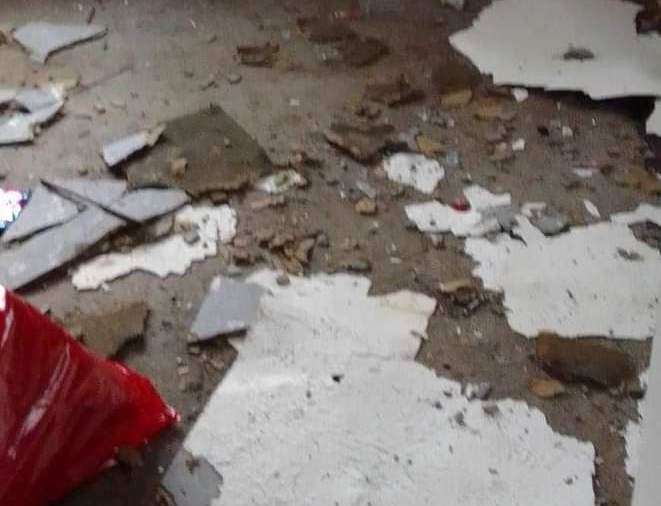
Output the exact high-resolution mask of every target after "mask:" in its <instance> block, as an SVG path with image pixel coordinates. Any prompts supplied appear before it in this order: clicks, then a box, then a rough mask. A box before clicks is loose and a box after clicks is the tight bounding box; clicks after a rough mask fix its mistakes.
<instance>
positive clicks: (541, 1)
mask: <svg viewBox="0 0 661 506" xmlns="http://www.w3.org/2000/svg"><path fill="white" fill-rule="evenodd" d="M639 9H640V7H639V6H638V5H636V4H634V3H630V2H620V1H618V0H586V1H583V2H580V4H579V3H576V2H574V1H572V0H556V1H553V2H547V1H545V0H501V1H498V2H493V3H492V4H491V5H490V6H489V7H487V8H486V9H484V10H483V11H482V12H481V13H480V15H479V17H478V18H477V20H476V21H475V22H474V24H473V26H472V27H471V28H468V29H467V30H463V31H460V32H458V33H455V34H454V35H452V36H451V37H450V43H451V44H452V46H453V47H454V48H455V49H457V50H458V51H460V52H461V53H462V54H464V55H465V56H467V57H468V58H469V59H470V60H471V61H472V62H473V63H474V64H475V65H476V66H477V67H478V68H479V69H480V71H482V72H483V73H485V74H491V75H492V76H493V81H494V84H520V85H524V86H530V87H541V88H546V89H548V90H575V91H583V92H585V93H586V94H587V95H589V96H590V97H591V98H593V99H605V98H615V97H623V96H640V95H650V96H661V70H660V69H659V67H658V65H657V64H656V62H658V61H660V60H661V39H660V38H659V37H658V36H657V35H649V36H644V37H640V36H638V34H637V33H636V30H635V29H634V30H632V29H631V27H632V26H633V24H634V18H635V16H636V13H637V11H638V10H639ZM568 20H571V22H568ZM531 41H533V43H531ZM568 45H571V46H572V47H574V48H584V49H585V50H587V51H589V52H590V53H592V54H593V55H594V57H593V58H589V59H585V58H581V59H571V58H569V59H567V58H565V57H563V55H564V54H565V52H566V50H567V47H568ZM585 54H588V53H587V52H585ZM658 117H659V115H654V114H653V117H652V118H651V121H649V124H650V126H651V128H652V131H654V130H656V131H659V130H660V129H659V128H658V127H659V126H661V125H660V124H659V123H661V121H660V120H659V119H658Z"/></svg>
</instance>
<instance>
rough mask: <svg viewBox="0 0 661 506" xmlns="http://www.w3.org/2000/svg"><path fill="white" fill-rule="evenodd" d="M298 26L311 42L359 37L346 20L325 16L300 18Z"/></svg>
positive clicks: (327, 41)
mask: <svg viewBox="0 0 661 506" xmlns="http://www.w3.org/2000/svg"><path fill="white" fill-rule="evenodd" d="M296 23H297V24H298V28H299V29H300V30H301V32H303V34H304V35H305V36H306V37H307V38H308V40H309V41H310V42H315V43H318V44H327V43H329V42H340V41H342V40H345V39H349V38H352V37H357V35H356V32H354V31H353V30H352V29H351V28H349V27H348V26H347V25H346V24H345V23H344V22H342V21H339V20H330V19H324V18H298V19H297V20H296Z"/></svg>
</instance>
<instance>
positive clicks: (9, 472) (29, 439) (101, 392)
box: [0, 286, 177, 506]
mask: <svg viewBox="0 0 661 506" xmlns="http://www.w3.org/2000/svg"><path fill="white" fill-rule="evenodd" d="M176 419H177V415H176V413H175V412H174V410H173V409H172V408H170V407H168V406H167V405H166V404H165V403H164V402H163V400H162V399H161V398H160V397H159V395H158V393H157V392H156V390H155V389H154V387H153V386H152V384H151V383H150V382H149V381H148V380H147V379H146V378H144V377H142V376H140V375H138V374H136V373H135V372H133V371H130V370H129V369H127V368H126V367H123V366H122V365H120V364H118V363H115V362H112V361H109V360H104V359H102V358H100V357H97V356H95V355H94V354H92V353H91V352H89V351H88V350H86V349H85V348H84V347H82V346H81V345H80V344H79V343H78V342H76V341H75V340H74V339H73V338H72V337H71V336H69V335H68V334H67V333H66V332H65V331H64V330H63V329H61V328H60V327H58V326H57V325H55V324H54V323H53V322H52V321H50V320H49V319H48V318H46V317H45V316H43V315H42V314H41V313H39V312H38V311H37V310H35V309H34V308H33V307H31V306H29V305H28V304H26V303H25V302H23V301H22V300H21V299H19V298H18V297H16V296H15V295H13V294H11V293H9V292H6V291H5V290H4V289H3V288H2V287H1V286H0V505H2V506H43V505H46V504H49V503H51V502H53V501H55V500H56V499H59V498H61V497H62V496H63V495H64V494H66V493H67V492H69V491H71V490H72V489H74V488H75V487H77V486H78V485H80V484H81V483H82V482H84V481H86V480H88V479H90V478H92V477H93V476H94V475H96V474H97V473H99V472H100V471H101V470H102V469H103V468H104V467H106V466H108V465H109V464H110V463H112V460H113V457H114V456H115V455H116V452H117V449H118V448H120V447H126V446H129V447H140V446H142V445H144V444H145V443H146V442H147V440H148V439H150V438H152V437H154V436H155V435H156V434H157V433H159V432H160V431H161V430H163V429H164V428H166V427H168V426H170V425H172V424H173V423H174V422H175V420H176Z"/></svg>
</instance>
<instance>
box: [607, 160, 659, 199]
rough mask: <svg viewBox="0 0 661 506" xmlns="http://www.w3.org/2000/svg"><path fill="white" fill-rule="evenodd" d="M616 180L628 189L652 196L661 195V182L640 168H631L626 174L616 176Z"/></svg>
mask: <svg viewBox="0 0 661 506" xmlns="http://www.w3.org/2000/svg"><path fill="white" fill-rule="evenodd" d="M615 180H616V182H617V183H618V184H620V185H622V186H626V187H628V188H634V189H636V190H641V191H643V192H645V193H648V194H650V195H661V180H659V179H658V178H657V177H656V176H654V175H653V174H650V173H649V172H647V171H646V170H645V169H643V168H642V167H639V166H634V167H630V168H629V170H628V171H627V172H625V173H624V174H620V175H618V176H616V178H615Z"/></svg>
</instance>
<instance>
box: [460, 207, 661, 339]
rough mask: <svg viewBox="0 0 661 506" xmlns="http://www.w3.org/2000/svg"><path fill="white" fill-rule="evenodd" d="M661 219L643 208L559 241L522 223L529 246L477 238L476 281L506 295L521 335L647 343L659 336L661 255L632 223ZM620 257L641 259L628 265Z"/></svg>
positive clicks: (471, 248) (472, 242) (473, 252)
mask: <svg viewBox="0 0 661 506" xmlns="http://www.w3.org/2000/svg"><path fill="white" fill-rule="evenodd" d="M658 211H659V210H658V208H654V207H653V206H649V205H642V206H640V207H639V208H638V209H637V210H636V211H635V212H633V213H622V214H620V215H614V216H612V217H611V221H610V222H600V223H596V224H594V225H590V226H586V227H574V228H572V229H571V230H570V231H569V232H567V233H566V234H562V235H559V236H556V237H552V238H549V237H545V236H544V235H543V234H541V232H539V231H538V230H537V229H535V228H534V227H533V226H532V225H531V224H530V222H529V221H528V220H527V219H526V218H523V217H520V218H519V229H518V231H516V232H517V234H518V235H519V236H520V237H521V238H522V240H518V239H513V238H511V237H510V236H509V235H505V234H501V235H500V236H498V237H497V238H496V240H495V241H493V242H491V241H489V240H487V239H480V238H471V239H468V240H467V241H466V246H465V248H466V253H468V254H469V255H470V256H471V257H473V259H474V260H475V261H476V262H477V263H478V266H477V267H476V268H475V269H474V271H473V273H474V274H475V275H477V276H479V277H480V278H482V281H483V283H484V287H485V288H487V289H489V290H497V291H502V292H503V293H504V304H505V306H506V308H507V309H508V311H507V321H508V323H509V325H510V327H512V329H513V330H514V331H516V332H519V333H521V334H523V335H525V336H527V337H535V336H536V335H537V334H539V333H540V332H542V331H552V332H555V333H557V334H559V335H561V336H563V337H579V336H587V335H600V336H608V337H615V338H621V339H646V338H649V337H650V336H653V335H654V334H655V330H656V318H657V314H658V312H659V311H661V305H660V304H661V303H660V300H661V255H659V252H658V251H656V250H655V249H653V248H651V247H650V246H648V245H647V244H645V243H643V242H640V241H638V240H637V239H636V237H635V236H634V234H633V232H632V231H631V230H630V229H629V227H628V226H627V223H636V222H640V221H645V220H648V219H651V218H655V215H656V220H657V223H661V221H658V218H659V216H658V214H659V212H658ZM620 251H626V252H629V253H631V254H636V255H638V256H639V257H638V259H637V260H632V259H630V258H629V259H627V258H625V256H623V255H621V254H620Z"/></svg>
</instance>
